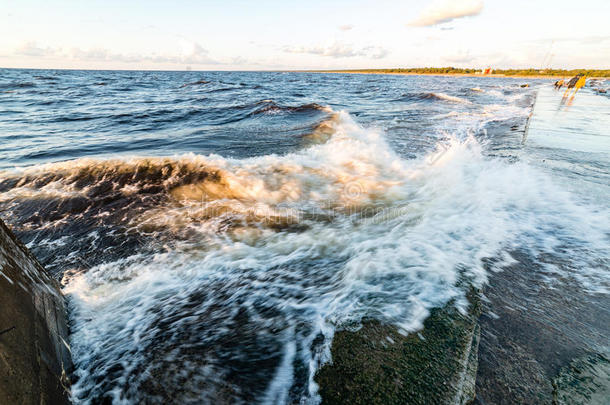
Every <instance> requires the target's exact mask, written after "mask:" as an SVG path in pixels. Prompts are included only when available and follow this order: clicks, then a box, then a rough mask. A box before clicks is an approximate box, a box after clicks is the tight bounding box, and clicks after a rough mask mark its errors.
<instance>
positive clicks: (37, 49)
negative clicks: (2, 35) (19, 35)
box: [15, 41, 55, 57]
mask: <svg viewBox="0 0 610 405" xmlns="http://www.w3.org/2000/svg"><path fill="white" fill-rule="evenodd" d="M54 53H55V50H54V49H53V48H43V47H41V46H38V44H37V43H36V42H33V41H29V42H26V43H24V44H22V45H21V46H19V47H17V49H15V55H22V56H37V57H41V56H49V55H53V54H54Z"/></svg>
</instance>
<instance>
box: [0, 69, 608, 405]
mask: <svg viewBox="0 0 610 405" xmlns="http://www.w3.org/2000/svg"><path fill="white" fill-rule="evenodd" d="M523 82H524V80H523V79H498V78H466V77H432V76H385V75H347V74H315V73H275V72H265V73H262V72H261V73H255V72H249V73H242V72H113V71H41V70H36V71H34V70H2V71H1V78H0V141H1V142H0V169H2V170H1V171H0V216H2V218H3V219H4V220H6V221H7V222H9V223H10V224H11V225H12V226H13V227H14V228H15V230H16V231H17V233H18V234H19V236H20V237H21V238H22V239H23V240H24V241H25V242H26V243H27V244H28V246H29V247H30V248H31V249H32V250H33V251H34V253H35V254H36V255H37V257H39V258H40V260H41V261H42V262H43V264H44V265H45V266H46V267H47V268H48V269H49V270H50V271H51V272H52V273H53V274H54V275H55V276H56V277H57V278H58V279H61V280H62V282H63V284H64V292H65V293H66V295H67V297H68V300H69V304H70V330H71V347H72V353H73V357H74V361H75V365H76V370H75V372H74V374H73V376H72V378H73V396H74V400H75V402H76V403H100V402H104V401H107V402H114V403H122V402H125V403H139V402H174V403H202V402H203V403H218V402H226V403H295V402H296V403H299V402H301V403H316V402H318V401H319V397H318V395H317V385H316V383H315V372H316V370H317V369H318V367H319V366H320V364H323V363H324V362H327V361H329V360H330V349H329V348H330V343H331V342H332V337H333V333H334V331H335V330H336V329H340V328H344V327H346V326H350V327H353V326H354V325H357V324H358V322H360V320H361V319H362V318H363V317H374V318H377V319H380V320H382V321H385V322H389V323H392V324H394V325H396V327H397V328H399V329H401V330H404V331H407V332H408V331H414V330H417V329H418V328H420V327H421V325H422V322H423V320H424V319H425V318H426V316H427V314H428V313H429V310H430V309H431V308H433V307H436V306H439V305H444V304H445V303H447V302H448V301H449V300H451V299H454V300H455V302H456V305H458V306H465V305H467V304H466V300H465V295H464V294H465V291H466V290H467V289H468V286H469V285H475V286H481V285H484V284H485V283H486V281H487V277H488V274H487V271H488V270H489V267H490V266H489V264H487V265H485V263H497V265H495V266H496V267H497V269H496V270H499V269H502V268H503V266H506V265H510V264H511V263H512V262H513V261H512V258H511V253H510V252H512V251H514V249H519V250H520V251H521V252H522V254H527V255H529V257H531V260H533V261H535V262H536V263H539V265H540V267H541V268H544V269H545V271H548V273H549V275H555V276H557V275H558V274H559V275H560V276H557V277H572V278H575V279H576V280H578V282H580V283H582V285H583V287H584V288H586V289H591V290H596V291H600V290H603V289H604V288H605V287H604V286H605V284H604V282H603V280H605V277H606V273H605V271H606V267H605V266H606V264H605V263H606V262H605V261H606V260H607V258H606V255H605V253H604V249H605V247H606V246H607V233H608V230H607V213H606V211H605V207H604V206H603V205H602V206H596V205H595V204H594V203H593V205H591V204H592V202H591V201H584V200H583V199H582V198H581V196H579V195H578V193H574V192H573V191H571V190H570V189H569V187H568V188H566V187H564V186H563V185H562V181H563V180H562V179H563V178H564V177H562V176H561V175H560V174H557V173H555V172H554V171H552V170H551V171H549V170H547V169H545V168H544V167H541V166H540V165H538V164H537V163H536V162H534V160H535V161H537V160H539V156H541V155H540V154H541V153H544V151H543V150H542V149H536V152H535V154H532V153H530V152H529V151H528V148H527V144H526V143H525V139H524V131H525V126H526V121H527V117H528V116H529V114H530V112H531V108H532V104H533V102H534V97H535V94H536V91H537V89H538V88H539V87H540V86H544V85H546V84H545V82H542V81H533V80H529V81H528V82H529V83H530V85H531V86H530V87H528V88H522V87H520V84H522V83H523ZM576 158H577V157H576V155H570V156H569V157H568V158H562V159H566V160H567V159H576ZM566 246H570V250H569V251H568V250H567V249H566ZM549 258H553V260H550V259H549ZM489 259H493V260H489ZM554 263H562V265H561V266H557V265H556V264H554ZM549 277H550V276H549ZM600 280H602V281H600Z"/></svg>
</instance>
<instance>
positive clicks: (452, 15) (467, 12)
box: [409, 0, 483, 27]
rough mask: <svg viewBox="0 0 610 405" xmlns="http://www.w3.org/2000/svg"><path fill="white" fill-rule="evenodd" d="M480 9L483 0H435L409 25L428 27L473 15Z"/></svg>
mask: <svg viewBox="0 0 610 405" xmlns="http://www.w3.org/2000/svg"><path fill="white" fill-rule="evenodd" d="M481 10H483V0H436V1H434V2H433V3H432V4H430V6H429V7H427V8H425V9H424V10H423V11H422V13H421V14H420V15H419V17H418V18H417V19H415V20H414V21H411V22H410V23H409V25H411V26H413V27H429V26H432V25H437V24H442V23H445V22H449V21H452V20H455V19H456V18H462V17H471V16H475V15H478V14H479V13H481Z"/></svg>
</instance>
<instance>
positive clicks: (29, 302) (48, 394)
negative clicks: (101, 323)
mask: <svg viewBox="0 0 610 405" xmlns="http://www.w3.org/2000/svg"><path fill="white" fill-rule="evenodd" d="M0 308H1V310H0V404H32V405H34V404H36V405H45V404H53V405H55V404H57V405H62V404H69V403H70V399H69V381H68V378H67V375H68V374H69V372H70V369H71V367H72V362H71V358H70V350H69V347H68V344H67V340H68V329H67V325H66V312H65V305H64V299H63V296H62V295H61V292H60V290H59V285H58V283H57V282H56V281H55V280H53V279H52V278H51V277H50V276H49V275H47V273H46V271H45V269H44V268H43V267H42V266H41V265H40V264H39V263H38V261H37V260H36V259H35V258H34V256H32V255H31V253H30V252H29V251H28V249H27V248H26V247H25V246H24V245H23V244H22V243H21V242H20V241H19V240H18V239H17V238H16V237H15V235H13V233H12V232H11V231H10V230H9V229H8V228H7V227H6V225H4V223H3V222H2V221H1V220H0Z"/></svg>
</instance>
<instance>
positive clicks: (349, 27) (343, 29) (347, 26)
mask: <svg viewBox="0 0 610 405" xmlns="http://www.w3.org/2000/svg"><path fill="white" fill-rule="evenodd" d="M352 28H354V26H353V25H352V24H345V25H340V26H339V29H340V30H341V31H349V30H351V29H352Z"/></svg>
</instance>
